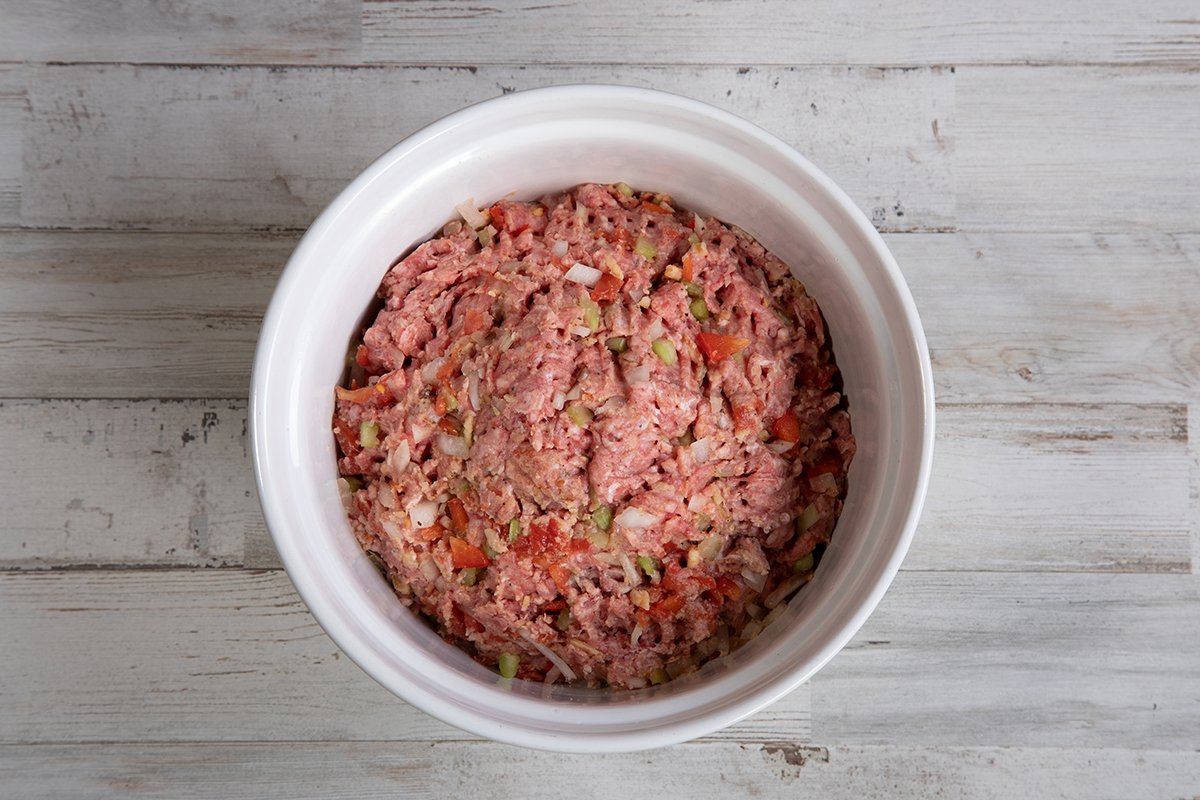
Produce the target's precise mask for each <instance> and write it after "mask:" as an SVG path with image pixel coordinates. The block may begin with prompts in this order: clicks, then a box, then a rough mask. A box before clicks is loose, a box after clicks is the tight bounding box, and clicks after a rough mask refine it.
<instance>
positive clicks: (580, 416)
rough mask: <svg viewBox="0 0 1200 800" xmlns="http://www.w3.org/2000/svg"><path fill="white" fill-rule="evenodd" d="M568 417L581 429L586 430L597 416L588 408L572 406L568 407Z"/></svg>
mask: <svg viewBox="0 0 1200 800" xmlns="http://www.w3.org/2000/svg"><path fill="white" fill-rule="evenodd" d="M567 416H568V417H570V418H571V422H574V423H575V424H576V425H578V426H579V427H581V428H586V427H587V425H588V423H589V422H591V421H592V417H594V416H596V415H595V414H593V413H592V410H591V409H590V408H588V407H587V406H581V405H570V406H567Z"/></svg>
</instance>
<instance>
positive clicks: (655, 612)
mask: <svg viewBox="0 0 1200 800" xmlns="http://www.w3.org/2000/svg"><path fill="white" fill-rule="evenodd" d="M686 602H687V598H686V597H685V596H684V595H683V594H669V595H667V596H666V597H664V598H663V599H662V600H659V601H658V602H657V603H655V604H654V605H652V606H650V615H651V616H652V617H654V618H655V619H657V620H666V619H670V618H671V617H674V616H675V615H676V614H678V613H679V611H680V609H682V608H683V606H684V603H686Z"/></svg>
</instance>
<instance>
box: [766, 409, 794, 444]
mask: <svg viewBox="0 0 1200 800" xmlns="http://www.w3.org/2000/svg"><path fill="white" fill-rule="evenodd" d="M771 434H772V435H773V436H774V437H775V438H776V439H779V440H781V441H784V442H792V443H795V442H798V441H800V420H798V419H796V415H795V414H793V413H792V412H791V411H788V412H787V413H785V414H784V415H783V416H782V417H780V418H779V419H777V420H775V421H774V422H772V423H771Z"/></svg>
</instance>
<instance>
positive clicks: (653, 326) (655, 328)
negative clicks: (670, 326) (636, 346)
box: [646, 317, 663, 339]
mask: <svg viewBox="0 0 1200 800" xmlns="http://www.w3.org/2000/svg"><path fill="white" fill-rule="evenodd" d="M662 335H663V323H662V318H660V317H655V318H654V322H651V323H650V325H649V327H647V328H646V338H647V339H658V338H660V337H661V336H662Z"/></svg>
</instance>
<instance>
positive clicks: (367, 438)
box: [358, 420, 379, 447]
mask: <svg viewBox="0 0 1200 800" xmlns="http://www.w3.org/2000/svg"><path fill="white" fill-rule="evenodd" d="M358 443H359V444H360V445H361V446H363V447H378V446H379V423H378V422H375V421H374V420H367V421H365V422H363V424H361V425H359V426H358Z"/></svg>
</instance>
